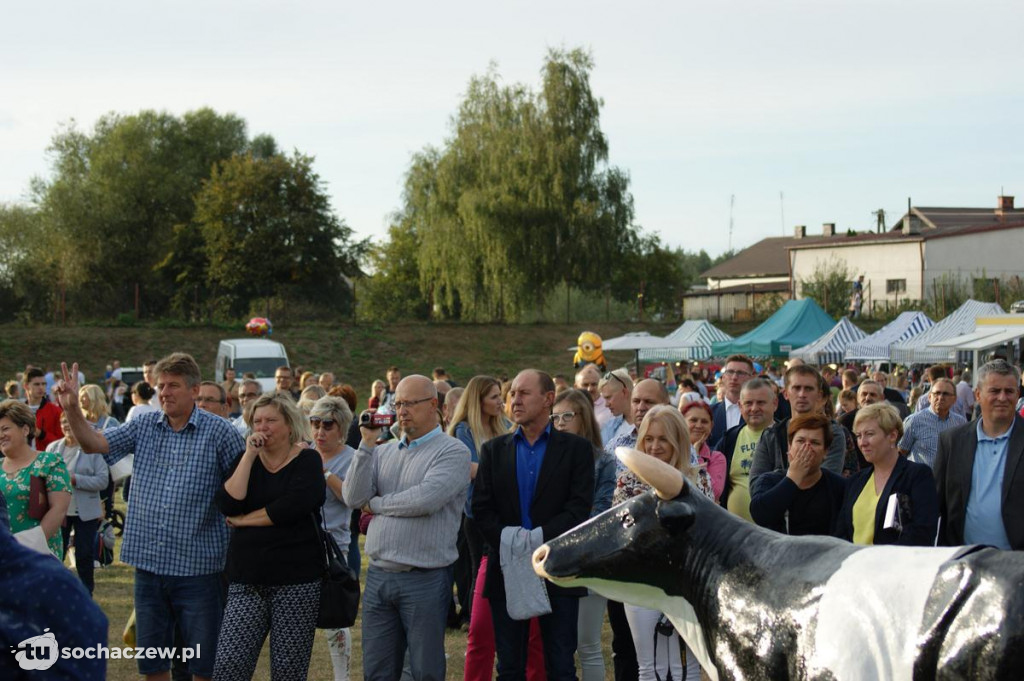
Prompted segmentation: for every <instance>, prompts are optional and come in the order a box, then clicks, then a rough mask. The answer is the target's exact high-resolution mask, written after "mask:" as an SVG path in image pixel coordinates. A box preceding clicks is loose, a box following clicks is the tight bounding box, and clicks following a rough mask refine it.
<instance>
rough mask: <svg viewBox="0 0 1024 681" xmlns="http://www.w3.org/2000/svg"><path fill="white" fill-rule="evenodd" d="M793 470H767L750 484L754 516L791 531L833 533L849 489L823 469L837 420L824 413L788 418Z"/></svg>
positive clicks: (772, 527) (764, 523) (769, 525)
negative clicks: (822, 465)
mask: <svg viewBox="0 0 1024 681" xmlns="http://www.w3.org/2000/svg"><path fill="white" fill-rule="evenodd" d="M786 434H787V436H788V438H789V468H788V470H786V471H785V472H783V471H772V472H770V473H763V474H761V475H759V476H757V478H755V479H754V481H753V482H752V483H751V485H750V517H751V518H753V519H754V522H755V523H757V524H758V525H760V526H761V527H767V528H768V529H770V530H775V531H776V532H782V533H783V534H790V535H794V536H796V535H804V534H824V535H831V534H832V530H833V528H834V527H835V523H836V519H837V518H838V517H839V509H840V508H841V507H842V504H843V496H844V494H845V493H846V480H845V479H844V478H842V477H841V476H839V475H836V474H835V473H833V472H832V471H828V470H825V469H823V468H822V467H821V463H822V461H824V460H825V454H826V453H827V452H828V449H829V447H830V446H831V445H832V422H831V421H829V419H828V418H827V417H826V416H825V415H824V414H820V413H809V414H800V415H798V416H794V417H793V418H792V419H790V421H789V426H788V428H787V430H786Z"/></svg>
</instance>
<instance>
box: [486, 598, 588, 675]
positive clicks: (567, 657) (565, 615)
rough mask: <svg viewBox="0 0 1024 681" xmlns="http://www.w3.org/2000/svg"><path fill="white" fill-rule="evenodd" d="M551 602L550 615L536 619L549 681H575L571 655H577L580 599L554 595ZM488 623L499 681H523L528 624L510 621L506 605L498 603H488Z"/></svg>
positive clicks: (492, 601) (528, 638)
mask: <svg viewBox="0 0 1024 681" xmlns="http://www.w3.org/2000/svg"><path fill="white" fill-rule="evenodd" d="M549 595H550V591H549ZM550 598H551V614H550V615H544V616H542V617H538V618H537V620H538V622H539V624H540V638H541V643H543V645H544V667H545V668H546V670H547V677H548V681H569V680H570V679H571V680H572V681H575V679H576V662H575V660H574V659H573V654H574V653H575V652H576V637H577V624H578V620H579V609H580V599H579V597H576V596H554V595H551V596H550ZM491 619H492V620H493V622H494V648H495V651H496V652H497V654H498V679H499V680H504V679H514V680H516V681H524V680H525V679H526V651H527V647H528V646H527V644H528V642H529V640H530V621H529V620H514V619H512V618H511V617H509V615H508V608H507V606H506V605H505V601H504V600H499V599H491Z"/></svg>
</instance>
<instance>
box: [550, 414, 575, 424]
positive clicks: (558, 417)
mask: <svg viewBox="0 0 1024 681" xmlns="http://www.w3.org/2000/svg"><path fill="white" fill-rule="evenodd" d="M574 418H576V412H574V411H563V412H560V413H558V414H552V415H551V422H552V423H559V422H561V423H568V422H569V421H572V420H573V419H574Z"/></svg>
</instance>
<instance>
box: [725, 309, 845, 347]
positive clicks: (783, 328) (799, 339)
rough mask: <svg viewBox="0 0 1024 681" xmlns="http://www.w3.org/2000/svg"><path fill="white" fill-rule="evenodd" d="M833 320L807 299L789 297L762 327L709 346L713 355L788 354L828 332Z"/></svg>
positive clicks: (833, 323)
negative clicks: (790, 298)
mask: <svg viewBox="0 0 1024 681" xmlns="http://www.w3.org/2000/svg"><path fill="white" fill-rule="evenodd" d="M835 324H836V322H835V320H834V319H832V318H831V317H829V316H828V314H827V313H826V312H825V311H824V310H822V309H821V307H819V306H818V304H817V303H816V302H814V301H813V300H811V299H810V298H804V299H802V300H790V301H787V302H786V304H785V305H783V306H782V307H780V308H779V310H778V312H776V313H775V314H773V315H772V316H771V317H769V318H768V319H767V320H765V322H764V323H763V324H761V326H759V327H757V328H756V329H754V330H753V331H748V332H747V333H745V334H743V335H742V336H740V337H739V338H735V339H733V340H731V341H722V342H719V343H715V344H713V345H712V346H711V353H712V354H713V355H714V356H715V357H726V356H728V355H733V354H743V355H751V356H753V357H788V356H789V352H790V351H791V350H793V349H794V348H799V347H802V346H804V345H807V344H808V343H812V342H814V341H815V340H816V339H818V338H820V337H821V336H823V335H824V334H825V333H827V332H828V331H829V330H830V329H831V328H832V327H833V326H835Z"/></svg>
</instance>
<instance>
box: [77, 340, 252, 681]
mask: <svg viewBox="0 0 1024 681" xmlns="http://www.w3.org/2000/svg"><path fill="white" fill-rule="evenodd" d="M63 369H64V379H63V380H62V381H60V382H59V383H58V386H57V395H58V398H59V399H60V402H61V406H62V407H63V408H64V413H65V415H67V418H68V423H69V424H70V426H71V430H72V432H73V433H74V434H75V439H77V440H78V442H79V443H81V445H82V449H83V450H84V451H87V452H95V453H97V454H103V455H104V458H105V459H106V461H107V463H108V464H109V465H114V464H115V463H117V462H118V461H120V460H121V459H122V458H124V457H125V456H127V455H128V454H131V453H133V452H134V454H135V459H134V464H133V470H132V477H133V482H132V501H131V504H129V506H128V517H127V520H126V523H125V533H124V543H123V544H122V545H121V560H123V561H124V562H125V563H128V564H129V565H132V566H134V567H135V617H136V631H137V637H136V640H137V642H138V645H139V647H142V648H151V647H167V648H170V647H173V646H175V645H176V643H175V641H174V630H175V627H177V628H178V629H179V630H180V632H181V635H182V639H183V640H182V641H181V643H183V645H184V646H185V647H189V648H191V649H192V652H193V653H194V654H195V655H196V656H195V658H193V659H192V660H190V661H189V671H190V672H191V673H192V675H193V677H194V678H210V677H211V676H212V675H213V663H214V655H215V652H216V650H217V637H218V634H219V633H220V623H221V618H222V616H223V614H224V588H223V583H222V579H221V573H222V572H223V570H224V560H225V557H226V555H227V546H228V528H227V525H226V524H225V522H224V517H223V516H222V515H221V514H220V513H219V512H218V511H217V507H216V505H215V504H214V494H215V493H216V491H217V489H219V488H220V487H221V485H223V483H224V479H225V477H226V475H227V473H228V471H229V470H230V468H231V464H232V463H234V460H235V459H237V458H238V457H239V456H241V454H242V452H243V451H245V443H244V441H243V440H242V436H241V435H239V434H238V431H236V430H235V429H234V427H232V425H231V424H230V423H229V422H228V421H227V420H225V419H222V418H220V417H219V416H214V415H213V414H210V413H208V412H205V411H203V410H201V409H198V408H197V407H196V398H197V397H198V395H199V384H200V380H201V376H200V372H199V365H198V364H196V361H195V360H194V359H193V358H192V357H191V356H190V355H186V354H184V353H179V352H176V353H173V354H171V355H168V356H167V357H164V358H163V359H162V360H160V361H159V362H157V364H156V368H155V370H154V373H155V374H156V380H157V385H156V388H157V394H158V395H159V397H160V406H161V408H162V409H161V411H153V412H148V413H145V414H143V415H141V416H139V417H138V418H135V419H132V420H131V421H130V422H128V423H126V424H125V425H123V426H120V427H118V428H112V429H109V430H106V431H104V432H102V433H101V432H98V431H96V430H93V428H92V427H91V426H90V425H89V423H88V422H87V421H86V420H85V416H84V415H83V414H82V409H81V407H80V406H79V404H78V387H79V386H78V381H77V380H76V379H75V378H74V375H75V373H77V371H78V365H77V364H76V365H74V366H73V367H72V370H71V371H70V372H69V371H68V370H67V365H63ZM137 662H138V666H139V673H140V674H143V675H144V676H146V677H147V678H148V679H151V680H152V679H167V678H169V670H170V664H171V662H170V660H168V659H149V658H146V657H142V658H137Z"/></svg>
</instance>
